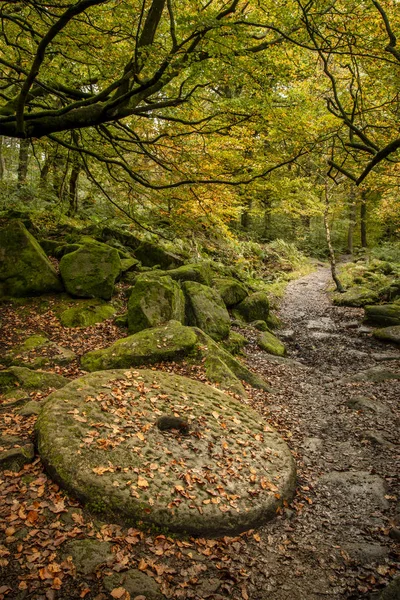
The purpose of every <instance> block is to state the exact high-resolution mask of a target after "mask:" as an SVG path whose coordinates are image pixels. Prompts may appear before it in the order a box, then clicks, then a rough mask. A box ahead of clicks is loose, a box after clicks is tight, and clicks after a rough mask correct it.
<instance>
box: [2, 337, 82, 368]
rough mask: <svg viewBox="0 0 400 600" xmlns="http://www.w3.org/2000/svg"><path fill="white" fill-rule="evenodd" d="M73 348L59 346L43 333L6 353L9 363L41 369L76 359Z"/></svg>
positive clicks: (6, 361)
mask: <svg viewBox="0 0 400 600" xmlns="http://www.w3.org/2000/svg"><path fill="white" fill-rule="evenodd" d="M75 358H76V356H75V354H74V352H72V350H69V349H68V348H63V347H62V346H58V345H57V344H55V343H54V342H51V341H50V340H49V339H48V338H46V337H45V336H43V335H31V336H30V337H28V338H26V340H24V341H23V342H22V343H21V344H19V345H18V346H15V347H14V348H12V349H11V350H10V352H8V354H6V356H5V357H4V362H5V364H7V365H14V366H22V367H29V368H30V369H41V368H44V367H51V366H54V365H68V364H69V363H70V362H72V361H73V360H75Z"/></svg>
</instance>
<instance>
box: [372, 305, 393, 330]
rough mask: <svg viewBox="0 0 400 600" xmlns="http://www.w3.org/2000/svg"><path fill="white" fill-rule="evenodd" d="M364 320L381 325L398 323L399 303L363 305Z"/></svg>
mask: <svg viewBox="0 0 400 600" xmlns="http://www.w3.org/2000/svg"><path fill="white" fill-rule="evenodd" d="M365 321H366V322H367V323H373V324H374V325H382V326H383V327H390V326H391V325H400V304H376V305H372V306H365Z"/></svg>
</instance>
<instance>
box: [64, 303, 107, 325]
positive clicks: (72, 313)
mask: <svg viewBox="0 0 400 600" xmlns="http://www.w3.org/2000/svg"><path fill="white" fill-rule="evenodd" d="M115 312H116V310H115V308H114V307H113V306H111V304H107V302H103V301H101V300H96V299H93V300H78V301H76V302H74V303H73V306H71V307H70V308H67V309H66V310H63V311H62V312H61V313H60V315H59V318H60V321H61V323H62V325H63V326H64V327H90V326H91V325H95V324H96V323H102V322H103V321H105V320H106V319H110V318H111V317H112V316H114V314H115Z"/></svg>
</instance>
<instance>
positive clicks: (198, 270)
mask: <svg viewBox="0 0 400 600" xmlns="http://www.w3.org/2000/svg"><path fill="white" fill-rule="evenodd" d="M152 275H153V276H158V277H164V276H165V275H168V277H171V278H172V279H173V280H174V281H197V283H203V284H204V285H210V283H211V278H212V271H211V269H210V265H209V264H208V263H205V262H204V263H190V264H187V265H183V266H182V267H178V268H177V269H169V270H168V271H161V270H158V269H155V270H153V271H152Z"/></svg>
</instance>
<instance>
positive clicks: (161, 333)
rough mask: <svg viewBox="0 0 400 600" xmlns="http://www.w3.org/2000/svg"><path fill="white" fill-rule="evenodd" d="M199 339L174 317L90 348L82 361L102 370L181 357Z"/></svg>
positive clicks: (88, 369)
mask: <svg viewBox="0 0 400 600" xmlns="http://www.w3.org/2000/svg"><path fill="white" fill-rule="evenodd" d="M196 342H197V337H196V335H195V333H194V332H193V331H192V329H191V328H190V327H185V326H184V325H181V323H179V322H178V321H170V322H169V323H167V325H165V326H163V327H154V328H153V329H145V330H144V331H140V332H139V333H135V334H134V335H130V336H129V337H126V338H122V339H121V340H118V341H117V342H115V343H114V344H112V345H111V346H109V347H108V348H104V349H103V350H93V351H92V352H88V353H87V354H85V355H84V356H82V358H81V365H82V368H83V369H85V370H86V371H102V370H104V369H114V368H117V369H120V368H126V367H134V366H138V365H145V364H151V363H156V362H161V361H164V360H167V361H168V360H177V359H180V358H182V357H184V356H186V355H187V354H189V353H190V352H191V351H192V350H193V349H194V347H195V345H196Z"/></svg>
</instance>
